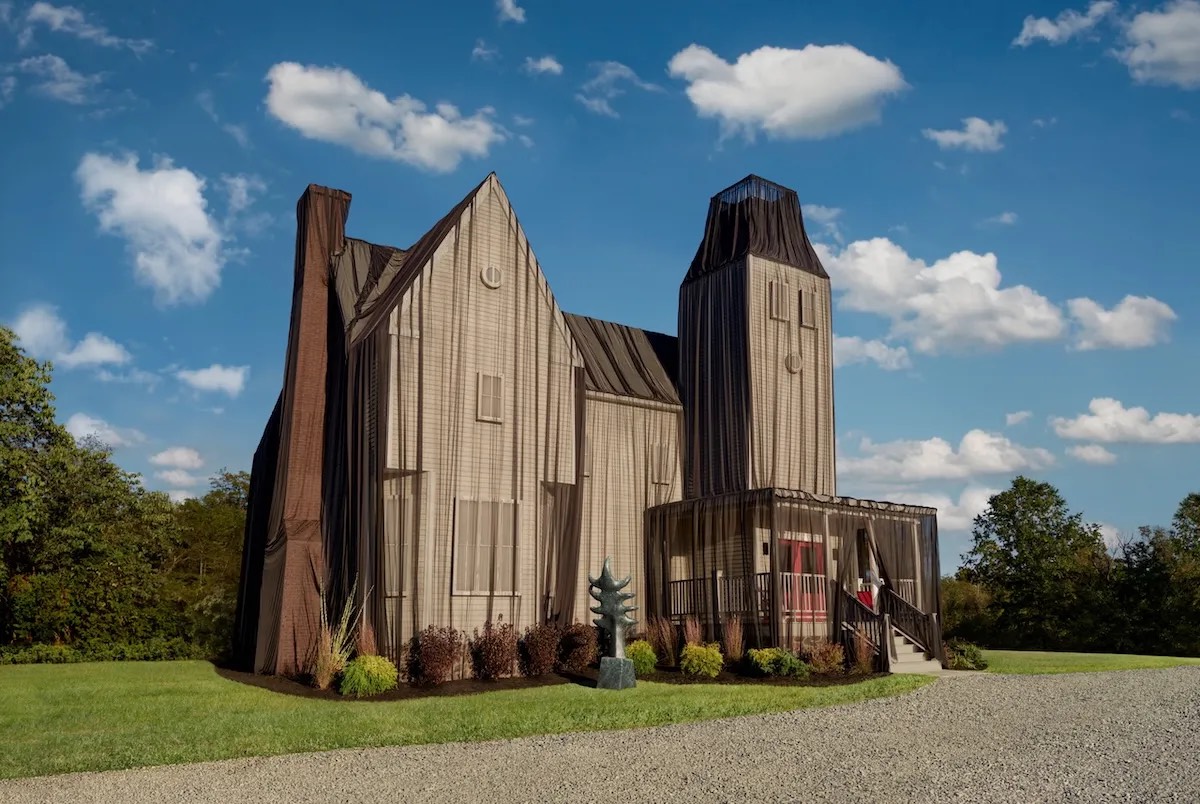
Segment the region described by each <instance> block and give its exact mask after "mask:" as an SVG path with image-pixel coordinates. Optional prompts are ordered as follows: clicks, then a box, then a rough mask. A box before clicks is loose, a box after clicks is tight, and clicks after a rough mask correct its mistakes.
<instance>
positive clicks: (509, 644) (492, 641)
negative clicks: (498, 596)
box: [470, 620, 517, 681]
mask: <svg viewBox="0 0 1200 804" xmlns="http://www.w3.org/2000/svg"><path fill="white" fill-rule="evenodd" d="M470 648H471V674H472V675H474V676H475V678H477V679H479V680H480V681H491V680H492V679H497V678H500V677H501V676H507V675H512V671H513V665H514V664H515V663H516V661H517V633H516V631H515V630H513V627H512V624H511V623H505V622H499V623H492V621H491V620H488V621H487V622H486V623H484V624H483V630H482V631H480V630H479V629H478V628H476V629H475V635H474V636H473V637H471V642H470Z"/></svg>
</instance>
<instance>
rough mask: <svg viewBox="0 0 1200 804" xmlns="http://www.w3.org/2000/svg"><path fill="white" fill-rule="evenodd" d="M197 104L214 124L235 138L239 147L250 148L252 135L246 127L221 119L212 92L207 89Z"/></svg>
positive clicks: (199, 97)
mask: <svg viewBox="0 0 1200 804" xmlns="http://www.w3.org/2000/svg"><path fill="white" fill-rule="evenodd" d="M196 103H198V104H199V105H200V108H201V109H203V110H204V113H205V114H207V115H208V116H209V118H210V119H212V121H213V122H214V123H216V124H217V125H218V126H220V127H221V130H222V131H224V132H225V133H226V134H228V135H229V136H231V137H233V139H234V140H235V141H236V142H237V144H238V145H240V146H242V147H243V148H249V147H250V134H249V133H247V131H246V127H245V126H243V125H240V124H237V123H229V122H226V121H223V120H222V119H221V115H219V114H218V113H217V104H216V101H215V99H214V98H213V94H212V92H210V91H209V90H207V89H206V90H204V91H203V92H201V93H200V94H199V95H197V96H196Z"/></svg>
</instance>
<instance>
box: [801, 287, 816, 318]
mask: <svg viewBox="0 0 1200 804" xmlns="http://www.w3.org/2000/svg"><path fill="white" fill-rule="evenodd" d="M816 325H817V294H815V293H811V292H808V291H803V290H802V291H800V326H802V327H815V326H816Z"/></svg>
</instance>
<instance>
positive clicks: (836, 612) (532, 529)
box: [235, 174, 941, 673]
mask: <svg viewBox="0 0 1200 804" xmlns="http://www.w3.org/2000/svg"><path fill="white" fill-rule="evenodd" d="M349 207H350V195H349V194H348V193H346V192H343V191H340V190H333V189H329V188H325V187H319V186H316V185H312V186H310V187H309V188H308V190H307V191H306V192H305V193H304V195H303V196H302V197H301V198H300V201H299V203H298V205H297V238H296V261H295V275H294V290H293V297H292V317H291V324H290V330H289V338H288V348H287V357H286V364H285V373H284V383H283V389H282V391H281V393H280V396H279V399H278V401H277V403H276V405H275V408H274V410H273V411H272V413H271V416H270V418H269V419H268V422H267V425H266V428H265V430H264V433H263V436H262V440H261V442H260V443H259V446H258V449H257V451H256V453H255V456H254V463H253V469H252V475H251V489H250V501H249V512H248V515H247V525H246V539H245V550H244V556H243V567H242V582H241V588H240V591H239V599H238V610H237V622H236V636H235V654H236V656H237V657H238V658H239V659H240V660H241V661H242V663H243V664H244V665H245V666H247V667H252V668H253V669H254V670H256V671H260V672H269V673H295V672H298V671H300V670H302V669H303V667H304V664H305V661H306V657H307V655H308V653H309V651H310V650H311V648H312V646H313V643H314V638H315V634H316V631H317V628H318V624H319V617H320V606H321V603H320V600H321V597H320V591H321V590H322V589H324V590H325V593H326V597H327V598H328V599H329V600H331V601H340V600H344V599H345V598H346V597H347V596H348V595H349V594H350V591H351V590H352V589H353V590H354V592H355V595H356V596H357V598H358V600H359V602H361V603H362V604H363V610H364V612H365V616H366V617H367V618H368V620H369V621H370V622H371V624H372V625H373V627H374V630H375V633H376V637H377V640H378V643H379V648H380V651H381V652H383V653H385V654H389V655H393V656H395V655H397V654H398V653H399V651H400V649H401V648H402V646H403V645H404V644H405V643H406V641H407V640H408V639H409V638H411V637H412V636H413V635H414V634H415V633H417V632H418V631H420V630H421V629H422V628H424V627H426V626H429V625H437V626H452V627H454V628H457V629H460V630H466V631H470V630H472V629H473V628H476V627H479V626H481V625H482V624H483V623H484V622H485V621H487V620H493V621H494V620H497V619H500V618H503V620H504V621H505V622H508V623H513V624H514V625H516V626H517V627H518V628H524V627H525V626H527V625H529V624H532V623H536V622H542V621H557V622H560V623H569V622H572V621H583V622H586V621H588V620H590V619H591V615H590V613H589V610H588V609H589V606H590V603H591V600H590V598H589V597H588V595H587V587H588V580H587V579H588V574H589V572H592V573H595V572H596V571H597V570H598V569H599V567H600V565H601V563H602V562H603V559H604V558H605V556H612V558H613V563H614V569H615V570H616V571H617V572H619V573H628V574H630V575H632V577H633V582H632V584H631V587H630V589H631V591H633V592H635V594H636V595H637V600H635V603H639V604H640V605H641V616H643V617H644V616H648V615H651V614H659V615H661V616H666V617H670V618H673V619H674V620H676V621H681V620H682V618H684V617H696V618H697V619H698V620H699V621H700V622H701V623H702V625H703V626H704V628H705V629H706V630H707V632H708V634H709V635H710V636H712V637H715V636H716V635H717V633H718V632H719V630H720V629H721V628H722V627H723V623H724V622H725V621H726V620H727V619H728V618H729V617H737V618H739V619H741V620H742V621H743V622H744V623H745V624H747V625H748V626H749V631H748V633H749V634H750V639H751V641H752V642H754V643H756V644H763V645H765V644H772V645H776V644H779V645H788V646H791V647H801V646H802V645H803V644H804V641H805V640H807V639H812V638H819V637H828V638H832V639H834V640H837V641H844V642H847V643H848V644H849V643H852V642H853V640H855V639H863V640H865V642H864V644H865V645H867V646H868V647H869V648H870V650H871V651H872V652H874V653H875V654H876V655H877V656H878V660H879V662H880V663H881V664H882V665H883V666H885V667H886V666H888V664H889V658H896V657H898V656H899V654H898V653H897V652H896V648H897V647H900V648H901V649H905V650H907V652H908V653H909V654H910V655H913V654H916V655H917V658H918V659H924V658H925V657H926V656H928V657H931V658H937V657H938V656H939V654H940V642H941V638H940V628H939V627H938V622H937V616H938V613H939V611H940V603H939V598H938V584H937V579H938V556H937V520H936V511H934V510H933V509H930V508H923V507H917V506H906V505H899V504H895V503H877V502H871V501H865V500H855V499H850V498H845V497H839V496H837V494H836V475H835V471H834V459H835V445H834V410H833V360H832V349H833V333H832V326H831V304H830V284H829V277H828V275H827V274H826V272H825V270H824V268H823V267H822V266H821V263H820V260H819V259H818V257H817V254H816V253H815V251H814V250H813V248H812V245H811V243H810V242H809V240H808V238H807V236H806V235H805V232H804V227H803V222H802V220H801V212H800V205H799V201H798V200H797V196H796V193H795V192H793V191H792V190H789V189H787V188H784V187H781V186H779V185H776V184H773V183H771V182H768V181H765V180H763V179H761V178H758V177H755V176H750V177H748V178H746V179H744V180H743V181H741V182H738V183H737V184H735V185H733V186H732V187H730V188H728V189H726V190H723V191H722V192H720V193H718V194H717V195H716V196H714V197H713V198H712V200H711V203H710V208H709V213H708V220H707V223H706V226H705V233H704V237H703V239H702V240H701V244H700V247H699V249H698V250H697V252H696V255H695V258H694V259H693V260H692V263H691V265H690V267H689V268H688V270H687V272H686V275H685V276H684V279H683V283H682V285H681V288H680V294H679V329H678V332H679V335H678V338H676V337H672V336H669V335H665V334H660V333H654V332H646V331H643V330H639V329H636V328H634V327H629V326H624V325H621V324H615V323H611V322H607V321H600V320H597V319H594V318H588V317H585V316H579V315H571V314H568V313H564V312H563V311H562V310H560V309H559V307H558V304H557V303H556V301H555V298H554V294H553V292H552V291H551V288H550V286H549V284H548V282H547V280H546V277H545V275H544V273H543V272H542V268H541V265H540V264H539V263H538V260H537V257H536V256H535V254H534V251H533V248H532V246H531V244H530V242H529V240H528V239H527V237H526V235H525V232H524V230H523V229H522V227H521V224H520V222H519V221H518V219H517V216H516V213H515V211H514V209H513V206H512V204H511V203H510V202H509V199H508V196H507V195H506V193H505V191H504V189H503V187H502V186H501V185H500V182H499V180H498V179H497V178H496V176H495V175H494V174H492V175H489V176H487V177H486V178H485V179H484V180H483V181H482V182H481V183H480V184H479V185H477V186H476V187H475V188H474V189H473V190H471V192H469V193H468V194H467V195H466V197H464V198H463V200H462V201H461V202H459V203H458V204H457V205H456V206H455V207H454V208H453V209H451V210H450V211H449V212H448V213H447V214H446V215H445V217H443V218H442V219H441V220H440V221H438V222H437V223H436V224H435V225H434V226H433V227H432V228H431V229H430V230H429V231H428V232H427V233H426V234H425V235H424V236H422V237H421V238H420V239H419V240H418V241H417V242H416V243H414V244H413V245H412V246H410V247H409V248H407V249H400V248H395V247H390V246H382V245H377V244H374V243H368V242H365V241H363V240H357V239H354V238H352V237H349V236H347V235H346V232H345V225H346V219H347V216H348V213H349ZM870 578H877V579H879V581H878V582H877V583H875V584H869V583H866V581H865V580H864V579H870ZM914 643H915V644H916V645H918V646H919V647H918V648H913V647H912V646H911V645H912V644H914ZM922 654H923V655H922Z"/></svg>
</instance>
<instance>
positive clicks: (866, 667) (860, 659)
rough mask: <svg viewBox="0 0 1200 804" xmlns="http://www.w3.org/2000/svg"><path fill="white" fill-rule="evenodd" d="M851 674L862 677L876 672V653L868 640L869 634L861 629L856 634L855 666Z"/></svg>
mask: <svg viewBox="0 0 1200 804" xmlns="http://www.w3.org/2000/svg"><path fill="white" fill-rule="evenodd" d="M885 650H886V648H885ZM851 672H853V673H854V674H855V675H860V676H865V675H868V674H870V673H873V672H875V651H874V649H873V648H872V647H871V643H870V642H869V641H868V640H867V632H866V631H864V630H863V629H861V628H859V629H856V630H855V632H854V665H853V666H852V667H851Z"/></svg>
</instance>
